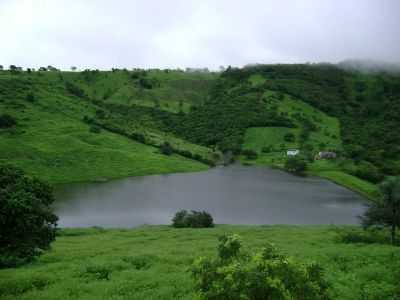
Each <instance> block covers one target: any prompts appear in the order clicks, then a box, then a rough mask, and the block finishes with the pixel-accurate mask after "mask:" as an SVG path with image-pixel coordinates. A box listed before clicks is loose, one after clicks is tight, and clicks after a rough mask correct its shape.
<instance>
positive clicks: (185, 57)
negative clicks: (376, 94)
mask: <svg viewBox="0 0 400 300" xmlns="http://www.w3.org/2000/svg"><path fill="white" fill-rule="evenodd" d="M0 38H1V46H0V64H2V65H4V66H8V65H10V64H15V65H18V66H22V67H38V66H47V65H53V66H56V67H59V68H63V69H67V68H69V67H70V66H77V67H79V68H99V69H108V68H111V67H126V68H133V67H145V68H150V67H160V68H165V67H182V68H183V67H209V68H212V69H216V68H218V66H220V65H225V66H226V65H233V66H242V65H245V64H248V63H276V62H280V63H293V62H322V61H323V62H338V61H341V60H344V59H348V58H361V59H376V60H385V61H389V62H399V61H400V0H298V1H296V0H276V1H272V0H271V1H269V0H242V1H235V0H197V1H195V0H182V1H181V0H142V1H139V0H137V1H134V0H130V1H128V0H126V1H123V0H104V1H103V0H47V1H46V0H26V1H25V0H0Z"/></svg>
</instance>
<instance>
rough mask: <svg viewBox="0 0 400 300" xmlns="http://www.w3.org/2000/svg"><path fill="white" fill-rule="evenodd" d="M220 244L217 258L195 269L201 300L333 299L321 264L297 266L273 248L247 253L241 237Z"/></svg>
mask: <svg viewBox="0 0 400 300" xmlns="http://www.w3.org/2000/svg"><path fill="white" fill-rule="evenodd" d="M219 242H220V243H219V245H218V256H217V258H205V257H201V258H199V259H197V260H195V262H194V264H193V266H192V269H191V271H192V274H193V277H194V278H195V285H196V288H197V290H198V291H199V292H200V297H201V299H206V300H217V299H229V300H240V299H247V300H258V299H281V300H284V299H285V300H286V299H297V300H306V299H307V300H329V299H331V297H330V295H329V289H328V288H329V286H328V284H327V282H326V281H325V279H324V277H323V269H322V268H321V267H320V266H319V265H318V264H315V263H312V264H300V263H298V262H295V261H294V260H293V259H291V258H288V257H286V256H285V255H283V254H281V253H279V252H278V251H277V249H276V248H275V247H273V246H272V245H271V244H267V245H266V246H265V247H264V248H263V249H262V250H261V251H260V252H259V253H256V254H249V253H245V252H243V251H242V242H241V239H240V236H238V235H231V236H221V237H220V238H219Z"/></svg>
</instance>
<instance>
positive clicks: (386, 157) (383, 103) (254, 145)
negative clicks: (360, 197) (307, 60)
mask: <svg viewBox="0 0 400 300" xmlns="http://www.w3.org/2000/svg"><path fill="white" fill-rule="evenodd" d="M399 103H400V76H399V75H396V74H387V73H374V74H361V73H357V72H355V71H345V70H342V69H340V68H339V67H337V66H334V65H324V64H321V65H257V66H252V67H245V68H241V69H239V68H228V69H227V70H226V71H224V72H222V73H213V72H207V73H201V72H183V71H179V70H157V69H154V70H139V69H135V70H131V71H128V70H125V69H124V70H118V69H113V70H112V71H97V70H86V71H83V72H61V71H54V70H53V71H40V72H37V71H35V72H27V71H24V72H21V71H18V70H14V71H1V72H0V110H1V112H0V118H1V117H3V115H4V114H8V115H11V117H12V118H14V119H15V120H16V121H17V125H16V126H11V127H10V128H6V127H7V126H1V125H0V127H3V128H1V129H0V145H1V147H2V151H1V154H0V161H1V162H8V163H11V164H16V165H18V166H20V167H22V168H23V169H25V170H26V171H28V172H29V173H30V174H35V175H38V176H39V177H41V178H43V179H46V180H49V181H50V182H53V183H60V182H70V181H78V180H79V181H80V180H99V179H105V178H114V177H123V176H127V175H143V174H152V173H162V172H176V171H192V170H200V169H204V168H207V165H209V166H213V165H215V164H216V163H219V161H220V160H221V154H222V153H223V152H232V153H234V155H236V157H238V158H239V159H241V160H242V161H245V163H246V164H262V165H272V166H278V167H279V166H282V165H283V163H284V161H285V159H286V158H285V155H284V151H285V150H286V149H287V148H299V149H300V150H301V151H302V153H304V154H306V156H307V157H308V158H309V159H310V168H309V169H310V173H311V174H314V175H319V176H323V177H327V178H329V179H332V180H334V181H336V182H338V183H340V184H345V185H347V186H348V187H350V188H353V189H355V190H357V191H359V192H362V193H364V194H366V195H368V196H372V194H374V193H375V191H373V190H374V188H373V184H375V183H378V182H379V181H380V180H382V178H383V177H384V176H386V175H396V174H400V151H398V150H399V149H398V148H399V146H398V145H400V134H399V132H400V131H398V130H397V128H398V127H399V125H400V119H399V116H400V106H399ZM6 119H7V118H6ZM6 121H7V120H6ZM6 123H7V122H6ZM0 124H1V122H0ZM96 132H98V133H96ZM165 145H167V146H168V147H170V148H171V149H172V151H173V153H174V154H173V155H171V156H168V155H163V154H161V151H160V149H161V148H162V147H164V146H165ZM244 149H249V150H255V151H256V152H257V153H258V158H257V159H256V160H254V161H247V160H244V159H243V157H241V156H240V152H241V150H244ZM323 150H332V151H335V152H337V153H338V154H339V157H340V159H337V160H336V161H334V162H329V163H327V162H324V161H315V162H312V158H313V157H314V156H315V154H316V153H317V152H318V151H323ZM349 179H351V180H349ZM349 182H350V183H349ZM346 183H347V184H346ZM359 187H368V188H366V189H365V190H364V188H362V189H360V188H359ZM367 190H368V191H367ZM371 191H373V192H372V194H371Z"/></svg>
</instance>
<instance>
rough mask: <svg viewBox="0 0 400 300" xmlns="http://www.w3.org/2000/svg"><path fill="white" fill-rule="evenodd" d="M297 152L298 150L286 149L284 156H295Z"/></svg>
mask: <svg viewBox="0 0 400 300" xmlns="http://www.w3.org/2000/svg"><path fill="white" fill-rule="evenodd" d="M299 152H300V151H299V150H298V149H288V150H287V151H286V155H287V156H296V155H297V154H299Z"/></svg>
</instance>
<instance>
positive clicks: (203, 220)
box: [172, 210, 214, 228]
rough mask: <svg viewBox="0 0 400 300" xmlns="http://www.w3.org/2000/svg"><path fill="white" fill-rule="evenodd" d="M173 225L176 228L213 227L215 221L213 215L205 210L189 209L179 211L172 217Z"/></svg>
mask: <svg viewBox="0 0 400 300" xmlns="http://www.w3.org/2000/svg"><path fill="white" fill-rule="evenodd" d="M172 226H174V227H176V228H184V227H191V228H203V227H213V226H214V221H213V218H212V216H211V215H210V214H209V213H208V212H205V211H195V210H192V211H191V212H188V211H187V210H180V211H178V212H177V213H176V214H175V216H174V217H173V219H172Z"/></svg>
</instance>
